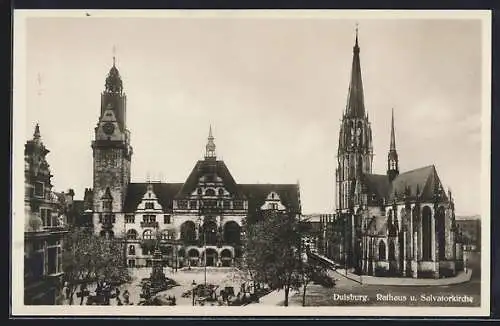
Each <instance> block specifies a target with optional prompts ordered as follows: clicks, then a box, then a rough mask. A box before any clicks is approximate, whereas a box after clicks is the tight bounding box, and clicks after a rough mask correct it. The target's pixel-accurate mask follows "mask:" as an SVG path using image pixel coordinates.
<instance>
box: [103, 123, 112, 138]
mask: <svg viewBox="0 0 500 326" xmlns="http://www.w3.org/2000/svg"><path fill="white" fill-rule="evenodd" d="M102 128H103V129H104V132H105V133H106V134H108V135H111V134H112V133H113V132H114V131H115V126H114V125H113V124H112V123H111V122H107V123H106V124H105V125H104V126H103V127H102Z"/></svg>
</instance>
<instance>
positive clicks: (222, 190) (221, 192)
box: [219, 188, 224, 196]
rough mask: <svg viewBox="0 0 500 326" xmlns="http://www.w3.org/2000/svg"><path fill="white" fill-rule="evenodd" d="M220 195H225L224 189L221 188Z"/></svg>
mask: <svg viewBox="0 0 500 326" xmlns="http://www.w3.org/2000/svg"><path fill="white" fill-rule="evenodd" d="M219 196H224V189H222V188H219Z"/></svg>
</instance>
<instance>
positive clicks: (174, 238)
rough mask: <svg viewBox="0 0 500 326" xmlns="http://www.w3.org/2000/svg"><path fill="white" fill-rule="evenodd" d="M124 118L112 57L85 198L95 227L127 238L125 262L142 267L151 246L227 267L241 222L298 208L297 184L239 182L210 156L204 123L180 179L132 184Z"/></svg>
mask: <svg viewBox="0 0 500 326" xmlns="http://www.w3.org/2000/svg"><path fill="white" fill-rule="evenodd" d="M126 117H127V114H126V94H125V92H124V90H123V82H122V79H121V76H120V73H119V71H118V69H117V67H116V64H115V60H114V59H113V66H112V67H111V69H110V71H109V73H108V76H107V77H106V81H105V89H104V91H103V92H102V94H101V109H100V115H99V120H98V123H97V126H96V127H95V138H94V140H93V141H92V150H93V188H92V189H86V190H85V198H84V201H85V202H86V204H87V208H88V212H87V213H88V214H89V215H91V216H92V217H91V218H92V224H93V228H94V232H95V233H97V234H99V235H101V236H104V237H108V238H110V237H116V238H120V239H126V244H127V245H126V259H127V264H128V266H130V267H141V266H149V265H150V264H151V258H152V255H153V251H154V250H155V249H156V247H157V246H158V247H159V248H160V250H161V251H162V253H163V258H164V260H165V261H166V264H168V265H169V266H172V267H183V266H216V267H219V266H232V265H233V264H235V262H236V261H237V260H238V259H239V258H241V257H242V243H243V240H244V236H245V225H247V223H252V222H254V221H257V220H258V219H260V218H263V216H264V215H265V214H266V212H267V211H269V210H275V211H280V212H285V213H287V214H288V215H289V216H290V217H295V218H297V217H298V216H299V215H300V214H301V204H300V189H299V185H298V183H296V184H238V183H237V182H236V181H235V179H234V178H233V176H232V175H231V173H230V171H229V169H228V167H227V166H226V164H225V163H224V161H222V160H219V159H218V158H217V155H216V145H215V138H214V137H213V133H212V128H211V127H210V128H209V133H208V139H207V144H206V151H205V156H204V158H202V159H200V160H199V161H197V162H196V163H195V165H194V167H193V169H192V171H191V173H190V174H189V176H188V177H187V179H186V180H185V182H184V183H164V182H155V181H151V180H146V182H143V183H132V182H131V181H130V180H131V175H130V171H131V164H132V156H133V149H132V146H131V136H130V132H129V130H128V129H127V124H126Z"/></svg>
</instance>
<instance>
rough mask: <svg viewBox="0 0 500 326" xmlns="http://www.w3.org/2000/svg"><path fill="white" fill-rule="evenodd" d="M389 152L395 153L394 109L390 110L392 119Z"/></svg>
mask: <svg viewBox="0 0 500 326" xmlns="http://www.w3.org/2000/svg"><path fill="white" fill-rule="evenodd" d="M389 150H390V151H396V136H395V134H394V108H393V109H392V117H391V144H390V147H389Z"/></svg>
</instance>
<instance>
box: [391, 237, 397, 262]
mask: <svg viewBox="0 0 500 326" xmlns="http://www.w3.org/2000/svg"><path fill="white" fill-rule="evenodd" d="M395 259H396V248H395V246H394V241H390V242H389V260H395Z"/></svg>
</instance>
